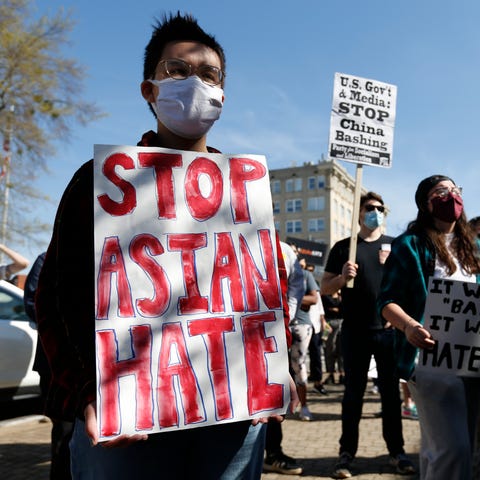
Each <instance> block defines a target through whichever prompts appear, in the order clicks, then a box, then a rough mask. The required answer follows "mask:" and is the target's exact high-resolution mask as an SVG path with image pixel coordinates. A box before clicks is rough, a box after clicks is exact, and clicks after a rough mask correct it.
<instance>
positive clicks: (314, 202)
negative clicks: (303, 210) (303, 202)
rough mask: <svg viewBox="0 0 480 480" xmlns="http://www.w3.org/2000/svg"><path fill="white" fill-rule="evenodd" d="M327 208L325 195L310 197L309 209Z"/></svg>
mask: <svg viewBox="0 0 480 480" xmlns="http://www.w3.org/2000/svg"><path fill="white" fill-rule="evenodd" d="M324 208H325V197H311V198H309V199H308V204H307V210H309V211H314V210H323V209H324Z"/></svg>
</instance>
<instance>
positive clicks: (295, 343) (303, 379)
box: [290, 263, 319, 421]
mask: <svg viewBox="0 0 480 480" xmlns="http://www.w3.org/2000/svg"><path fill="white" fill-rule="evenodd" d="M300 265H301V263H300ZM302 271H303V279H304V281H303V286H304V288H303V292H304V293H303V298H302V301H301V303H300V305H299V308H297V312H296V314H295V318H294V319H293V320H291V321H290V329H291V331H292V347H291V349H290V361H291V367H292V370H293V371H294V373H295V383H296V385H297V392H298V397H299V400H300V405H301V408H300V413H299V416H300V419H301V420H304V421H310V420H312V419H313V416H312V413H311V412H310V410H309V409H308V406H307V384H308V369H307V358H308V346H309V344H310V339H311V337H312V334H313V324H312V320H311V318H310V308H311V307H312V305H315V304H316V303H317V302H318V299H319V295H318V290H319V286H318V284H317V282H316V281H315V278H314V277H313V275H312V274H311V272H309V271H308V270H306V269H305V268H304V269H303V270H302Z"/></svg>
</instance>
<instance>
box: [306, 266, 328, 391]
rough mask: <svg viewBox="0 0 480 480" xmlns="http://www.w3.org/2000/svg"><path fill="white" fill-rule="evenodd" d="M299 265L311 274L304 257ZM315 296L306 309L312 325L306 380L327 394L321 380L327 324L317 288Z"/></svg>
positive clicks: (313, 269)
mask: <svg viewBox="0 0 480 480" xmlns="http://www.w3.org/2000/svg"><path fill="white" fill-rule="evenodd" d="M300 265H301V267H302V268H304V269H305V270H307V271H308V272H310V273H311V274H312V275H313V272H314V271H315V267H314V266H313V265H312V264H309V263H307V262H306V260H305V257H302V258H300ZM314 278H315V277H314ZM317 297H318V299H317V303H315V304H313V305H312V306H311V307H310V309H309V311H308V313H309V315H310V320H311V322H312V326H313V332H312V336H311V338H310V343H309V344H308V355H309V357H310V375H309V376H308V380H309V381H310V382H313V388H314V389H315V390H317V392H319V393H321V394H322V395H328V392H327V390H326V389H325V387H324V386H323V382H322V380H323V366H322V335H323V333H324V331H325V328H327V326H326V322H325V312H324V310H323V304H322V299H321V297H320V291H319V290H317Z"/></svg>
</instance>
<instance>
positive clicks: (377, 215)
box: [363, 210, 383, 230]
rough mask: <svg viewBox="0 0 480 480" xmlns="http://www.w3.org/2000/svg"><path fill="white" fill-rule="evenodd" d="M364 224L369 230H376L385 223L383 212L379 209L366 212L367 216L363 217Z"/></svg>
mask: <svg viewBox="0 0 480 480" xmlns="http://www.w3.org/2000/svg"><path fill="white" fill-rule="evenodd" d="M363 224H364V225H365V226H366V227H367V228H368V229H369V230H375V229H376V228H378V227H381V226H382V224H383V213H382V212H379V211H378V210H372V211H371V212H366V213H365V217H364V218H363Z"/></svg>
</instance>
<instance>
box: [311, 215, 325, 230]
mask: <svg viewBox="0 0 480 480" xmlns="http://www.w3.org/2000/svg"><path fill="white" fill-rule="evenodd" d="M324 230H325V219H324V218H311V219H310V220H308V231H309V232H323V231H324Z"/></svg>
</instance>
